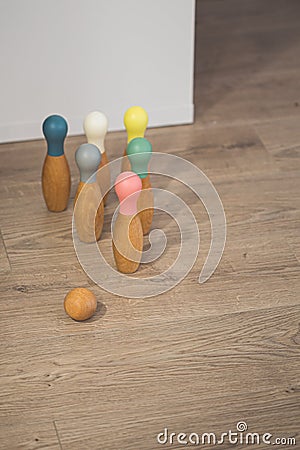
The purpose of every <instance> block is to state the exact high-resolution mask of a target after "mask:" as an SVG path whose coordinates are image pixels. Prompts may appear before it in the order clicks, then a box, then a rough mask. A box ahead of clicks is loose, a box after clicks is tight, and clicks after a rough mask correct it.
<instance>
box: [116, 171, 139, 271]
mask: <svg viewBox="0 0 300 450" xmlns="http://www.w3.org/2000/svg"><path fill="white" fill-rule="evenodd" d="M141 188H142V183H141V180H140V178H139V177H138V176H137V175H136V174H135V173H133V172H122V173H121V174H120V175H119V176H118V177H117V179H116V183H115V191H116V194H117V196H118V198H119V200H120V211H119V214H118V217H117V219H116V222H115V224H114V228H113V241H112V246H113V254H114V258H115V262H116V266H117V269H118V270H119V272H122V273H134V272H135V271H136V270H137V269H138V267H139V265H140V262H141V257H142V250H143V229H142V225H141V221H140V218H139V216H138V215H137V199H138V196H139V194H140V191H141Z"/></svg>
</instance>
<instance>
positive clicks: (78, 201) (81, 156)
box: [74, 144, 104, 242]
mask: <svg viewBox="0 0 300 450" xmlns="http://www.w3.org/2000/svg"><path fill="white" fill-rule="evenodd" d="M75 160H76V164H77V166H78V169H79V172H80V182H79V185H78V188H77V192H76V196H75V200H74V217H75V224H76V230H77V234H78V237H79V239H80V240H81V241H83V242H95V240H98V239H99V238H100V235H101V232H102V228H103V221H104V206H103V199H102V194H101V190H100V187H99V185H98V183H97V179H96V172H97V170H98V167H99V164H100V162H101V153H100V151H99V150H98V147H96V145H93V144H82V145H80V147H79V148H78V149H77V150H76V153H75Z"/></svg>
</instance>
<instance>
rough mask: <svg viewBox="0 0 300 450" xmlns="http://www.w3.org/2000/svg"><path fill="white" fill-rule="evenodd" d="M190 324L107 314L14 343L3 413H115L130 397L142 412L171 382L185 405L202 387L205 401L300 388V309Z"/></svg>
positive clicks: (60, 415) (9, 354)
mask: <svg viewBox="0 0 300 450" xmlns="http://www.w3.org/2000/svg"><path fill="white" fill-rule="evenodd" d="M169 316H171V315H170V314H169ZM186 323H187V322H186V319H185V318H183V319H181V320H180V319H176V320H169V322H164V323H161V326H158V324H157V321H152V322H145V323H139V322H137V324H136V325H134V324H133V323H126V326H125V323H124V321H123V322H120V321H119V322H114V323H113V322H112V320H108V321H106V323H104V322H102V324H101V325H100V327H101V328H100V329H99V328H98V330H97V331H96V330H95V329H94V330H93V331H90V332H89V333H84V334H82V332H81V331H80V324H77V325H78V326H77V332H76V331H75V330H73V332H72V334H69V335H65V337H58V338H52V339H49V338H47V337H45V338H40V339H34V340H33V339H31V340H24V342H20V343H19V344H18V345H16V344H15V343H14V341H13V340H12V341H11V342H7V343H6V348H7V357H6V361H5V362H3V363H2V364H1V366H0V367H1V373H3V370H2V369H3V367H5V373H6V375H5V376H2V377H1V385H2V392H1V405H0V414H1V416H6V415H7V412H8V411H9V414H10V415H11V416H12V417H13V416H14V415H18V414H21V413H22V414H26V417H27V418H28V419H30V418H34V417H36V416H37V414H38V415H39V417H40V418H43V419H45V418H47V417H50V416H49V414H50V415H51V419H53V420H55V419H57V420H58V419H61V418H64V419H67V418H72V417H73V416H83V415H85V414H86V413H87V410H86V408H87V405H89V406H88V411H89V412H90V413H95V412H97V411H98V412H99V411H100V410H101V411H103V413H104V411H106V413H109V411H111V412H113V411H115V410H117V409H118V407H120V408H121V405H122V403H123V404H124V405H126V404H128V398H130V399H131V401H133V398H136V406H135V408H134V409H135V410H136V408H140V409H141V408H142V407H143V405H144V404H145V402H146V403H149V404H151V402H152V401H153V402H154V405H156V406H157V402H158V401H159V397H160V396H164V395H166V393H167V392H168V390H169V389H170V386H172V387H173V388H174V395H172V396H171V397H172V399H171V400H170V401H171V402H172V403H173V401H174V402H175V404H173V407H175V405H176V402H177V400H176V399H179V401H180V402H181V403H182V404H185V405H186V408H188V407H189V406H188V405H190V404H191V402H192V398H195V394H196V392H197V396H198V401H200V399H201V397H206V394H207V392H211V393H214V394H213V397H214V398H215V401H216V400H217V398H219V400H220V397H221V398H222V397H223V396H227V395H228V394H227V393H226V392H232V390H235V389H237V394H238V393H239V394H240V395H241V397H242V398H246V399H247V400H246V401H247V402H248V401H250V400H249V399H248V395H247V393H248V392H249V389H250V391H252V392H254V391H260V390H261V389H262V390H264V389H266V390H267V391H269V389H270V386H273V388H274V389H275V391H276V392H278V395H279V396H282V395H283V397H282V400H283V398H285V396H286V395H287V394H286V390H287V389H289V386H294V387H295V386H296V385H297V382H298V381H297V380H299V378H298V377H299V369H300V368H299V366H298V365H297V364H296V363H297V361H298V358H299V307H295V306H294V307H286V308H272V309H269V310H262V311H260V312H254V311H252V312H248V313H240V314H228V315H223V316H222V317H221V318H218V317H211V318H209V319H208V318H203V319H201V318H195V319H194V320H193V319H190V320H189V321H188V328H187V327H185V326H183V325H184V324H186ZM112 324H113V326H112ZM98 326H99V322H98ZM166 329H167V330H168V332H167V333H166V332H165V330H166ZM289 364H291V366H289ZM292 366H293V370H290V369H288V367H292ZM275 368H276V370H275ZM151 374H153V375H154V374H155V376H152V375H151ZM180 374H181V375H180ZM246 374H248V375H246ZM199 377H200V378H199ZM215 377H219V379H220V380H221V379H223V382H220V383H218V382H216V378H215ZM241 379H243V385H242V386H241V385H240V382H241ZM88 380H90V382H89V381H88ZM175 380H176V383H175ZM186 380H189V382H188V383H186ZM196 380H198V382H197V381H196ZM200 380H202V382H200ZM204 380H206V383H204V384H203V381H204ZM174 383H175V384H174ZM224 383H225V385H226V386H227V387H226V389H225V388H224V386H225V385H224ZM249 383H250V384H249ZM250 385H251V388H250ZM191 386H194V389H195V392H194V393H193V390H192V392H191V391H190V390H191ZM234 386H235V387H234ZM273 388H272V389H273ZM227 389H228V391H227ZM153 392H155V396H154V398H153V399H152V397H153V395H152V394H153ZM171 392H172V391H171ZM189 392H190V393H189ZM293 392H294V391H293ZM296 392H297V391H295V392H294V394H295V395H296ZM33 393H34V394H33ZM267 397H268V396H267V395H266V398H267ZM118 405H119V406H118ZM170 406H171V404H168V405H166V406H165V408H166V409H165V412H167V411H168V409H169V408H170ZM169 410H171V409H169Z"/></svg>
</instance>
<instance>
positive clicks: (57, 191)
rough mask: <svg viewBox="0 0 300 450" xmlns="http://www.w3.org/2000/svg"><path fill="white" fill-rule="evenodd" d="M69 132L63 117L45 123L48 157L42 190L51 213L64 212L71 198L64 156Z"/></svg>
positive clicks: (44, 169)
mask: <svg viewBox="0 0 300 450" xmlns="http://www.w3.org/2000/svg"><path fill="white" fill-rule="evenodd" d="M67 132H68V124H67V122H66V120H65V119H64V118H63V117H61V116H58V115H53V116H49V117H47V119H46V120H45V121H44V123H43V133H44V136H45V138H46V141H47V156H46V158H45V161H44V165H43V171H42V189H43V195H44V199H45V202H46V205H47V208H48V209H49V211H55V212H59V211H63V210H64V209H66V207H67V205H68V200H69V197H70V188H71V177H70V169H69V165H68V161H67V159H66V157H65V154H64V140H65V137H66V135H67Z"/></svg>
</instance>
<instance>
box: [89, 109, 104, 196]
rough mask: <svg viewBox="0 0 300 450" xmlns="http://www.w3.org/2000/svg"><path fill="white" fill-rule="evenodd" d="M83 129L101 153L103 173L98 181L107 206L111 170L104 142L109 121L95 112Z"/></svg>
mask: <svg viewBox="0 0 300 450" xmlns="http://www.w3.org/2000/svg"><path fill="white" fill-rule="evenodd" d="M83 129H84V132H85V135H86V137H87V141H88V143H89V144H94V145H96V146H97V147H98V149H99V150H100V152H101V156H102V158H101V163H100V165H99V169H100V168H102V169H101V171H100V172H99V173H98V174H97V181H98V183H99V186H100V189H101V192H102V194H104V204H106V200H107V195H108V194H107V193H108V190H109V188H110V170H109V166H108V165H107V164H108V158H107V154H106V150H105V145H104V140H105V136H106V133H107V130H108V120H107V117H106V116H105V114H103V113H102V112H100V111H93V112H91V113H89V114H88V115H87V116H86V118H85V119H84V122H83Z"/></svg>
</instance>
